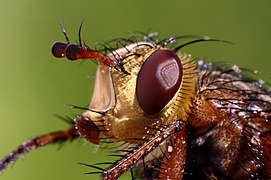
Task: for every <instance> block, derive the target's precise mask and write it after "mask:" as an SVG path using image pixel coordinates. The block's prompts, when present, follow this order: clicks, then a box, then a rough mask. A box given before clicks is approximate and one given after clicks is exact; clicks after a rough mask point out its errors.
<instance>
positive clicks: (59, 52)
mask: <svg viewBox="0 0 271 180" xmlns="http://www.w3.org/2000/svg"><path fill="white" fill-rule="evenodd" d="M67 47H68V44H67V43H63V42H56V43H54V45H53V46H52V54H53V56H55V57H56V58H62V57H65V51H66V49H67Z"/></svg>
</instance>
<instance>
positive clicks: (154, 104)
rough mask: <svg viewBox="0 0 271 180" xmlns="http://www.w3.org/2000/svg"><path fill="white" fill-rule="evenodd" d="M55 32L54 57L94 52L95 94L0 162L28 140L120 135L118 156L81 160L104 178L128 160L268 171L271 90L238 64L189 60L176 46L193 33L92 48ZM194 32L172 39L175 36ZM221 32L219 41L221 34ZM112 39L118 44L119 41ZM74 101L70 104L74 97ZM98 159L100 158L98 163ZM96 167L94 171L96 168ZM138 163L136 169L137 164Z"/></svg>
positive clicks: (217, 171)
mask: <svg viewBox="0 0 271 180" xmlns="http://www.w3.org/2000/svg"><path fill="white" fill-rule="evenodd" d="M60 25H61V29H62V32H63V34H64V36H65V38H66V42H56V43H54V44H53V46H52V54H53V56H55V57H56V58H67V59H69V60H71V61H76V60H79V59H95V60H96V61H97V64H98V67H97V72H96V80H95V88H94V92H93V96H92V100H91V102H90V104H89V106H88V108H85V112H84V113H83V114H82V115H79V116H77V117H76V118H75V119H74V122H73V123H72V124H71V125H70V128H68V129H67V130H64V131H59V132H53V133H48V134H45V135H40V136H37V137H35V138H33V139H30V140H29V141H26V142H25V143H23V144H22V145H20V146H19V147H18V148H17V149H15V150H14V151H12V152H11V153H9V154H8V155H7V156H6V157H5V158H4V159H2V160H1V161H0V171H3V170H5V169H6V167H7V166H8V165H9V164H11V163H13V162H15V161H16V160H17V159H18V158H19V156H20V155H22V154H25V153H27V152H29V151H31V150H32V149H35V148H38V147H41V146H44V145H48V144H54V143H57V142H60V141H67V140H68V139H74V138H84V139H86V140H88V141H89V142H90V143H92V144H100V143H101V139H102V138H110V139H113V140H114V141H118V142H123V145H122V146H120V149H119V150H120V151H122V152H124V154H123V155H122V158H121V159H120V160H119V161H117V162H115V163H113V164H112V165H111V166H110V167H108V168H107V169H103V168H101V167H100V166H99V165H92V164H85V163H81V164H83V165H85V166H88V167H91V168H92V170H93V169H94V171H91V172H89V173H87V174H96V173H100V174H101V177H102V179H117V178H118V177H119V176H121V175H122V174H123V173H124V172H126V171H128V170H130V171H131V174H132V178H135V176H138V177H140V178H142V179H270V178H271V161H270V158H271V143H270V138H271V123H270V118H271V96H270V92H269V90H268V89H267V88H266V87H264V86H263V85H262V84H261V83H259V82H258V81H256V80H254V79H253V78H251V77H250V76H248V75H247V74H249V72H247V70H243V69H242V68H240V67H238V66H228V65H227V66H224V65H225V64H222V63H205V62H203V61H200V60H194V59H193V58H192V57H191V55H187V54H185V53H183V52H180V50H181V49H182V48H183V47H185V46H187V45H190V44H194V43H197V42H210V41H220V40H216V39H210V38H198V37H196V36H178V37H171V38H168V39H165V40H162V41H157V40H156V39H155V38H154V37H153V34H150V35H146V36H145V37H144V40H143V41H137V40H136V39H135V38H129V39H115V40H114V41H112V42H115V43H116V44H117V48H112V46H111V45H109V44H105V45H104V49H103V50H96V49H91V48H89V47H88V46H86V45H85V44H83V43H82V40H81V34H80V32H81V28H82V24H81V25H80V28H79V33H78V36H79V43H78V44H71V43H70V41H69V38H68V36H67V34H66V32H65V30H64V28H63V26H62V24H61V23H60ZM185 38H193V40H192V41H189V42H187V43H184V44H181V45H177V46H176V47H174V48H170V47H169V45H170V46H171V47H172V45H174V44H176V41H177V40H179V39H185ZM223 42H225V41H223ZM119 46H121V47H120V48H119ZM75 107H76V106H75ZM101 164H103V163H101ZM95 170H96V171H95ZM135 170H136V172H135Z"/></svg>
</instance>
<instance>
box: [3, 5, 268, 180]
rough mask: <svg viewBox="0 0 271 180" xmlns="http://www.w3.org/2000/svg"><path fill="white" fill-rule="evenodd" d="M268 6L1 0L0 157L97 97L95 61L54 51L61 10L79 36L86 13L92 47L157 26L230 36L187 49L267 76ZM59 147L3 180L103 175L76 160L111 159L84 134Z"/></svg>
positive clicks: (164, 31)
mask: <svg viewBox="0 0 271 180" xmlns="http://www.w3.org/2000/svg"><path fill="white" fill-rule="evenodd" d="M270 9H271V1H268V0H262V1H252V0H249V1H248V0H239V1H233V0H231V1H216V0H206V1H202V0H195V1H188V0H186V1H181V0H178V1H177V0H167V1H164V0H163V1H162V0H156V1H146V0H145V1H144V0H137V1H123V0H115V1H109V0H108V1H105V0H95V1H94V0H88V1H83V0H77V1H64V0H47V1H41V0H24V1H20V0H9V1H8V0H1V2H0V24H1V28H0V54H1V56H0V57H1V58H0V82H1V88H0V99H1V101H0V102H1V103H0V114H1V119H0V122H1V123H0V157H4V156H5V155H6V154H8V153H9V152H10V151H11V150H13V149H14V148H15V147H17V145H19V144H20V143H22V142H23V141H25V140H27V139H28V138H31V137H33V136H35V135H39V134H43V133H46V132H51V131H55V130H61V129H65V128H66V127H67V125H66V124H65V123H64V122H62V121H61V120H59V119H58V118H56V117H55V116H54V114H58V115H63V116H65V115H70V116H73V115H74V114H78V113H81V112H80V111H78V110H74V109H70V108H69V107H67V106H65V105H64V104H66V103H70V104H74V105H81V106H84V105H86V104H88V102H89V100H90V98H91V91H92V84H93V80H94V75H95V65H94V63H91V62H86V63H84V64H83V65H81V63H80V62H74V63H72V62H69V61H65V60H59V59H55V58H53V57H52V55H51V53H50V48H51V45H52V43H53V42H54V41H64V37H63V35H62V33H61V30H60V28H59V25H58V22H57V17H58V16H59V17H60V18H61V19H62V22H63V24H64V26H65V28H66V30H67V33H68V35H69V37H70V40H71V41H73V42H75V40H76V39H77V31H78V27H79V25H80V23H81V21H82V20H83V19H84V26H83V32H82V33H83V39H84V40H85V42H86V43H87V44H88V45H89V46H90V47H93V45H94V43H95V42H101V40H105V41H106V40H110V39H112V38H115V37H128V36H129V35H130V34H131V32H132V31H143V32H151V31H157V32H159V33H160V35H161V37H163V38H164V37H169V36H175V35H187V34H196V35H203V36H205V35H207V36H210V37H213V38H219V39H224V40H229V41H232V42H235V45H228V44H221V43H199V44H196V45H193V46H190V47H187V48H185V49H184V51H186V52H187V53H191V54H192V55H193V57H199V58H204V59H207V60H209V61H228V62H231V63H234V64H237V65H241V66H244V67H247V68H251V69H256V70H259V71H260V72H262V74H263V78H264V79H266V80H268V79H269V78H270V77H271V73H270V70H269V69H270V60H271V58H270V56H271V46H270V43H271V36H270V33H271V11H270ZM58 149H59V147H58V146H48V147H44V148H41V149H39V150H36V151H33V152H31V153H30V154H27V155H26V156H25V158H24V160H22V158H21V159H20V160H19V161H18V162H17V163H16V164H15V165H14V166H13V168H11V167H9V168H8V169H7V170H6V171H5V172H4V173H3V174H2V175H0V179H3V180H24V179H30V180H32V179H33V180H34V179H39V180H45V179H46V180H48V179H50V180H51V179H65V180H74V179H78V180H79V179H80V180H84V179H97V178H98V177H97V176H91V175H84V174H83V173H84V172H89V171H92V169H90V168H87V167H83V166H81V165H78V164H77V163H78V162H85V163H95V162H104V161H108V157H107V156H103V155H102V153H101V152H100V151H98V152H96V153H95V147H94V146H93V145H90V144H89V143H87V142H85V141H82V140H81V141H75V142H72V143H67V144H65V145H64V147H63V148H61V149H60V150H58ZM128 174H129V173H127V175H128ZM123 179H125V178H123ZM127 179H129V175H128V176H127Z"/></svg>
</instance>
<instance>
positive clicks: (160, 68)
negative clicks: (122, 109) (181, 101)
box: [136, 50, 183, 114]
mask: <svg viewBox="0 0 271 180" xmlns="http://www.w3.org/2000/svg"><path fill="white" fill-rule="evenodd" d="M182 76H183V68H182V64H181V61H180V59H179V57H178V56H177V55H176V54H175V53H174V52H173V51H170V50H157V51H155V52H154V53H153V54H152V55H150V57H148V58H147V59H146V61H145V62H144V64H143V65H142V67H141V69H140V71H139V74H138V78H137V85H136V96H137V100H138V103H139V105H140V107H141V108H142V110H143V111H144V112H145V113H147V114H155V113H158V112H159V111H160V110H162V109H163V108H164V107H165V106H166V105H167V104H168V102H169V101H170V100H171V99H172V98H173V96H174V95H175V93H176V92H177V91H178V89H179V87H180V85H181V82H182Z"/></svg>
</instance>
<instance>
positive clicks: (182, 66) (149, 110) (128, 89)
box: [77, 42, 196, 143]
mask: <svg viewBox="0 0 271 180" xmlns="http://www.w3.org/2000/svg"><path fill="white" fill-rule="evenodd" d="M119 57H121V59H119V60H117V58H119ZM108 58H110V59H112V61H119V62H120V63H121V64H122V67H123V69H125V72H126V73H124V72H123V71H121V70H119V69H120V68H119V67H117V66H115V67H112V66H108V65H106V64H103V63H99V65H98V68H97V73H96V80H95V89H94V93H93V96H92V101H91V103H90V105H89V107H88V109H89V110H88V111H86V112H85V113H84V114H83V115H82V116H80V117H79V118H78V119H77V122H80V120H82V119H84V120H87V121H92V122H94V124H95V126H97V127H98V129H99V130H100V132H102V133H101V134H100V135H103V136H107V137H113V138H114V139H116V140H124V141H129V142H135V143H136V141H137V140H138V139H142V138H144V137H145V136H146V135H147V133H148V132H149V131H151V130H150V129H152V128H158V129H159V127H162V125H168V124H170V123H172V122H173V121H174V120H176V119H183V120H185V119H187V116H188V113H189V106H190V104H191V102H190V101H191V98H192V97H193V96H194V95H195V81H196V78H195V76H193V73H194V74H195V73H196V69H195V64H194V63H193V62H192V61H191V60H190V57H189V56H186V55H179V56H178V55H177V54H176V53H175V52H174V51H172V50H169V49H166V48H163V47H162V46H160V45H155V44H152V43H149V42H148V43H147V42H139V43H134V44H130V45H128V46H126V47H125V48H120V49H117V50H115V51H114V52H113V53H111V54H109V55H108ZM184 79H185V80H184ZM182 86H186V87H189V89H186V90H184V89H183V88H182ZM177 107H178V108H177ZM176 109H178V110H177V111H176ZM173 111H174V113H173ZM78 124H79V123H78ZM100 135H99V136H100ZM83 136H85V137H86V136H87V135H83ZM92 136H93V134H92ZM89 137H90V136H89ZM95 138H98V137H95ZM95 138H94V139H95ZM89 140H90V141H91V142H93V141H94V140H93V137H92V138H91V139H89ZM95 143H97V142H95Z"/></svg>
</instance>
